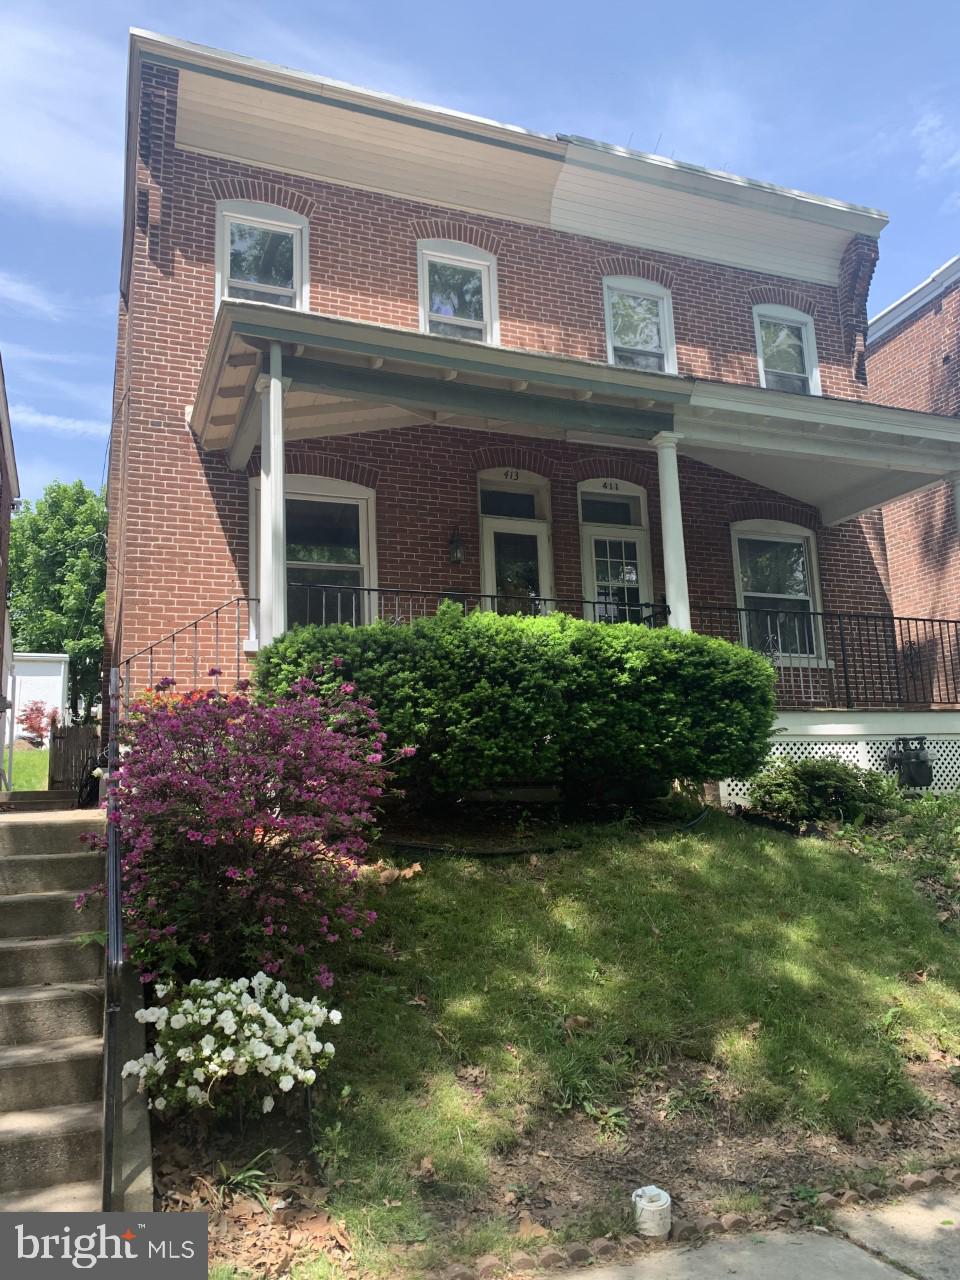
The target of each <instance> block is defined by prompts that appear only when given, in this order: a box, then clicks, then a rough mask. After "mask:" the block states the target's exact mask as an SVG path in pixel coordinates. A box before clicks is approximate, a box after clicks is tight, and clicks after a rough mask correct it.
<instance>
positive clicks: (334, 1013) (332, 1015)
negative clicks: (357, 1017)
mask: <svg viewBox="0 0 960 1280" xmlns="http://www.w3.org/2000/svg"><path fill="white" fill-rule="evenodd" d="M327 1017H328V1018H329V1019H330V1021H331V1022H332V1023H333V1025H334V1026H337V1025H338V1024H339V1022H340V1019H341V1018H342V1017H343V1014H342V1013H341V1012H340V1010H339V1009H331V1010H330V1012H329V1013H328V1014H327Z"/></svg>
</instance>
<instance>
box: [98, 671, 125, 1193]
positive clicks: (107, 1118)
mask: <svg viewBox="0 0 960 1280" xmlns="http://www.w3.org/2000/svg"><path fill="white" fill-rule="evenodd" d="M119 714H120V672H119V669H118V668H117V667H113V668H111V671H110V727H109V736H108V739H107V865H106V877H105V893H106V916H107V941H106V974H105V997H106V998H105V1004H104V1018H103V1133H102V1149H101V1199H102V1207H103V1211H104V1213H111V1212H114V1211H115V1210H117V1209H120V1208H122V1204H121V1203H118V1202H117V1200H118V1197H117V1183H118V1178H117V1161H118V1157H119V1149H120V1143H119V1140H118V1139H119V1137H120V1136H121V1129H122V1121H123V1088H122V1080H121V1071H122V1069H123V1064H122V1063H121V1061H120V1056H121V1055H120V1043H119V1037H120V1011H121V1008H122V1005H123V978H124V955H123V902H122V896H121V889H122V885H121V881H122V876H123V871H122V867H121V847H120V826H119V824H118V822H117V817H118V813H117V797H116V782H117V764H118V762H119V743H118V739H117V722H118V718H119Z"/></svg>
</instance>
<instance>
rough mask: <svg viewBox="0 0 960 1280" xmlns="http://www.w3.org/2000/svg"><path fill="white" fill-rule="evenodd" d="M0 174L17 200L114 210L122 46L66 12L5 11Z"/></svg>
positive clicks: (104, 213) (87, 214)
mask: <svg viewBox="0 0 960 1280" xmlns="http://www.w3.org/2000/svg"><path fill="white" fill-rule="evenodd" d="M3 46H4V50H3V75H2V76H0V119H2V120H3V147H2V149H0V183H2V189H3V192H4V199H5V200H14V201H18V202H20V203H25V204H27V205H29V206H31V207H34V208H36V207H39V208H40V209H42V210H43V211H45V212H56V213H60V214H63V215H66V216H68V217H70V218H71V219H85V220H88V221H89V220H97V221H107V220H110V221H112V220H115V219H116V218H118V217H119V212H120V208H121V199H122V196H121V192H122V185H123V94H124V80H125V67H124V56H123V45H122V43H121V42H119V41H118V42H117V43H116V44H115V45H111V44H108V43H106V42H105V41H103V40H100V39H98V38H97V37H95V36H92V35H90V34H88V33H87V32H85V31H83V30H81V29H79V28H71V27H70V26H68V24H67V23H66V22H65V21H63V20H60V21H44V19H43V18H42V17H39V16H38V17H36V18H29V17H23V16H13V15H12V14H10V13H6V14H4V18H3Z"/></svg>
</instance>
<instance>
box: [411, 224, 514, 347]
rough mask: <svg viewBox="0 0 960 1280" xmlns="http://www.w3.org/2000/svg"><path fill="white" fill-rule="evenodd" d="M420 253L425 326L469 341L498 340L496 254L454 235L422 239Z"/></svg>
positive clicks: (421, 310) (421, 292)
mask: <svg viewBox="0 0 960 1280" xmlns="http://www.w3.org/2000/svg"><path fill="white" fill-rule="evenodd" d="M417 257H418V266H419V273H420V328H421V330H422V331H423V332H424V333H436V334H439V335H440V336H441V337H445V338H466V339H467V341H468V342H489V343H496V342H498V341H499V338H500V331H499V317H498V315H497V260H496V258H495V257H494V256H493V254H492V253H487V252H486V251H485V250H483V249H477V248H475V247H474V246H473V245H470V244H459V243H458V242H456V241H453V240H421V241H420V242H419V244H418V245H417Z"/></svg>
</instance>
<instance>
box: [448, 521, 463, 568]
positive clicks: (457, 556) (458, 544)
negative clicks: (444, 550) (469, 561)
mask: <svg viewBox="0 0 960 1280" xmlns="http://www.w3.org/2000/svg"><path fill="white" fill-rule="evenodd" d="M447 546H448V548H449V550H450V563H451V564H463V561H464V558H465V557H466V554H467V544H466V543H465V542H464V540H463V538H462V537H461V535H460V530H459V529H454V531H453V533H451V535H450V541H449V542H448V543H447Z"/></svg>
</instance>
